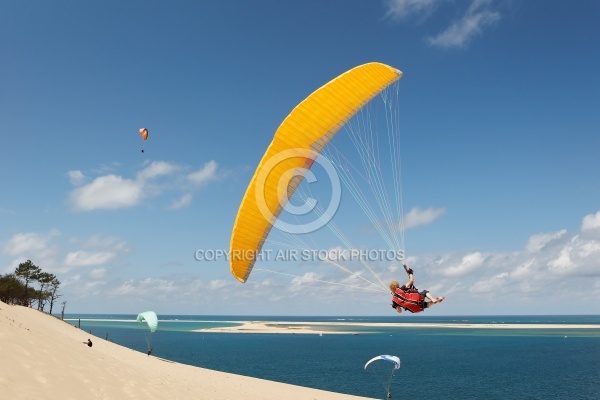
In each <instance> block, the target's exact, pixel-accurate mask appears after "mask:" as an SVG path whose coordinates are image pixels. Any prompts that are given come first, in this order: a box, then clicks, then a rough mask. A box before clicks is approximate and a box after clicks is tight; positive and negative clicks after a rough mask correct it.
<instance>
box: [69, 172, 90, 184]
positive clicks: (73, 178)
mask: <svg viewBox="0 0 600 400" xmlns="http://www.w3.org/2000/svg"><path fill="white" fill-rule="evenodd" d="M67 175H68V176H69V182H71V185H73V186H80V185H81V184H83V182H85V180H86V179H87V178H86V176H85V175H84V174H83V172H81V171H69V172H67Z"/></svg>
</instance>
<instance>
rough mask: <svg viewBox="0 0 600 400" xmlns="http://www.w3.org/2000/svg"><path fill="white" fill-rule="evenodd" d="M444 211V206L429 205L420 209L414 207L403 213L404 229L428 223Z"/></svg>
mask: <svg viewBox="0 0 600 400" xmlns="http://www.w3.org/2000/svg"><path fill="white" fill-rule="evenodd" d="M445 213H446V209H445V208H432V207H429V208H427V209H425V210H422V209H420V208H418V207H415V208H413V209H412V210H410V211H409V212H408V213H407V214H405V215H404V229H410V228H414V227H415V226H419V225H428V224H430V223H432V222H433V221H435V220H436V219H437V218H439V217H440V216H442V215H444V214H445Z"/></svg>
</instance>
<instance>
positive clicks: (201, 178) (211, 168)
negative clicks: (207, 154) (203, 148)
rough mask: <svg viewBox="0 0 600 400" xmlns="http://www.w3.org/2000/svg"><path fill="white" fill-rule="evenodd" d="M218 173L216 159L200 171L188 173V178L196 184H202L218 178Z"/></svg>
mask: <svg viewBox="0 0 600 400" xmlns="http://www.w3.org/2000/svg"><path fill="white" fill-rule="evenodd" d="M216 174H217V163H216V161H214V160H210V161H209V162H207V163H206V164H204V165H203V166H202V168H200V169H199V170H198V171H195V172H192V173H191V174H189V175H188V180H189V181H190V182H192V183H194V184H196V185H202V184H204V183H206V182H209V181H211V180H213V179H215V178H216Z"/></svg>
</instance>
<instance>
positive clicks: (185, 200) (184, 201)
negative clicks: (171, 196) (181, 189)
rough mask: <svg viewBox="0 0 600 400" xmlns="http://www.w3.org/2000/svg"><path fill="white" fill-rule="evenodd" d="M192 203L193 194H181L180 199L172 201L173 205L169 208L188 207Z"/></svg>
mask: <svg viewBox="0 0 600 400" xmlns="http://www.w3.org/2000/svg"><path fill="white" fill-rule="evenodd" d="M191 203H192V195H191V194H189V193H186V194H184V195H183V196H181V197H180V198H179V199H177V200H175V201H174V202H173V203H171V206H170V207H169V208H170V209H172V210H176V209H179V208H184V207H187V206H189V205H190V204H191Z"/></svg>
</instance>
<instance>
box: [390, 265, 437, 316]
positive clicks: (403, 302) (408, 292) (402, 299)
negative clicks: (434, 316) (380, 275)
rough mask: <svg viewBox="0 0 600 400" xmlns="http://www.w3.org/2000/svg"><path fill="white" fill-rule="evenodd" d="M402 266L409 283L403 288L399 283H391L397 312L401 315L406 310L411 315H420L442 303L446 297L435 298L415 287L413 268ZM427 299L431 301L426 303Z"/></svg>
mask: <svg viewBox="0 0 600 400" xmlns="http://www.w3.org/2000/svg"><path fill="white" fill-rule="evenodd" d="M402 265H403V266H404V270H405V271H406V273H407V274H408V282H406V284H404V285H403V286H400V284H399V283H398V281H392V282H390V290H391V291H392V307H393V308H395V309H396V311H397V312H399V313H401V312H402V310H406V311H410V312H411V313H418V312H421V311H423V310H425V309H426V308H429V307H431V306H433V305H434V304H437V303H441V302H442V301H443V300H444V299H445V297H444V296H441V297H437V298H436V297H433V296H432V295H431V293H429V291H428V290H422V291H419V290H418V289H417V288H416V287H415V285H414V282H415V280H414V277H413V270H412V268H409V267H408V266H407V265H406V264H405V263H404V264H402ZM426 299H429V300H431V301H425V300H426Z"/></svg>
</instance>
